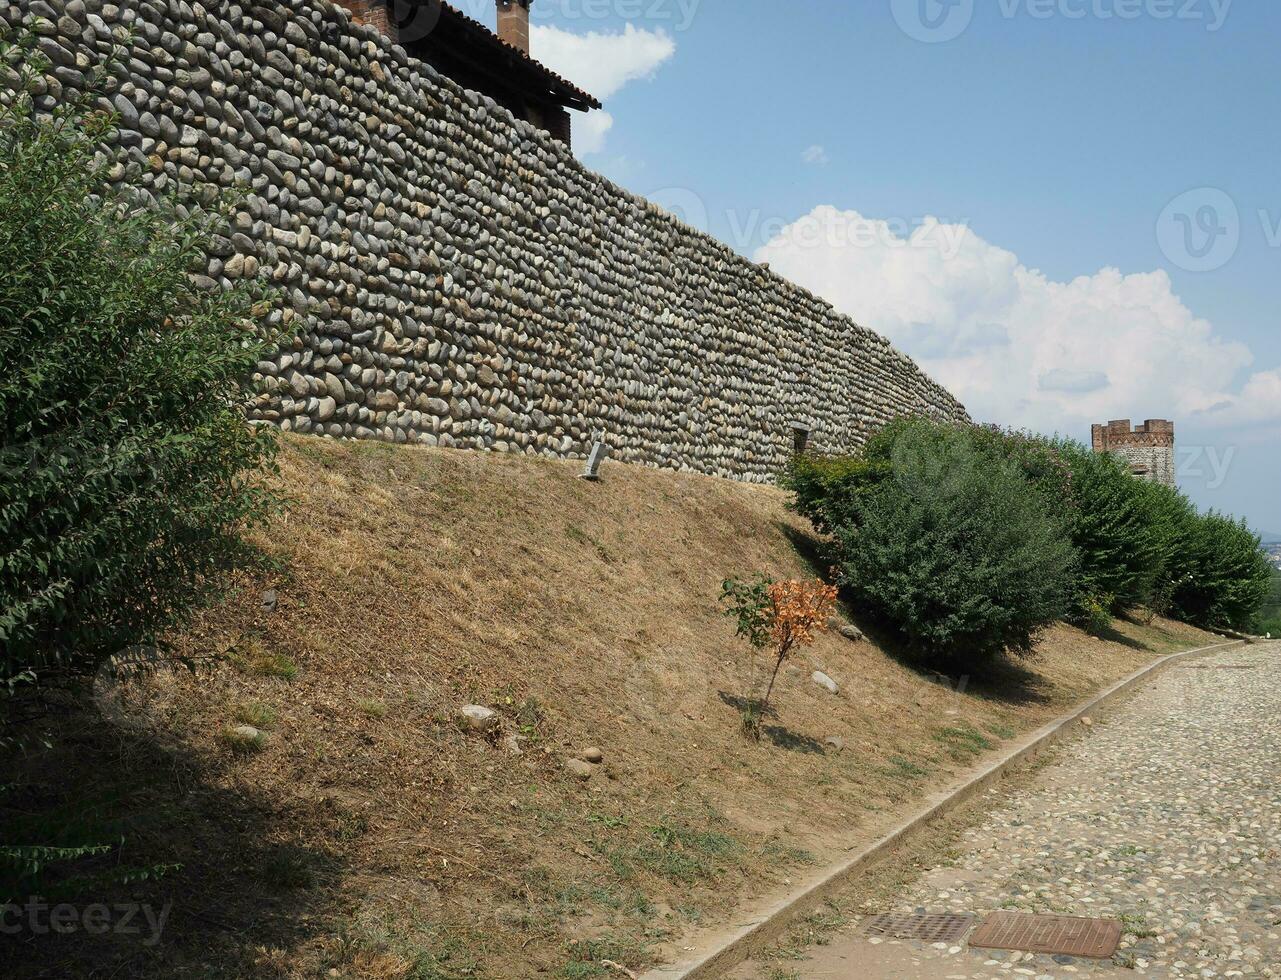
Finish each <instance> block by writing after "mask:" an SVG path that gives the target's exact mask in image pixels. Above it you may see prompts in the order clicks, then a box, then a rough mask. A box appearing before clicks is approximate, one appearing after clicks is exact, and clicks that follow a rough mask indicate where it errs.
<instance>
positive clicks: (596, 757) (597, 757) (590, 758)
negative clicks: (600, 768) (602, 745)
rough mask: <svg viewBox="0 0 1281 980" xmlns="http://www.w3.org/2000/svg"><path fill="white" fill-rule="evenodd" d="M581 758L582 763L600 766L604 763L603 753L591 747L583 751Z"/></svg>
mask: <svg viewBox="0 0 1281 980" xmlns="http://www.w3.org/2000/svg"><path fill="white" fill-rule="evenodd" d="M581 758H582V760H583V761H584V762H590V763H593V764H594V765H600V764H601V763H602V762H604V761H605V753H604V752H602V751H601V750H600V749H598V748H597V747H596V746H594V745H593V746H591V747H590V748H586V749H583V754H582V756H581Z"/></svg>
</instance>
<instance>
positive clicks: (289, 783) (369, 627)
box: [25, 438, 1205, 978]
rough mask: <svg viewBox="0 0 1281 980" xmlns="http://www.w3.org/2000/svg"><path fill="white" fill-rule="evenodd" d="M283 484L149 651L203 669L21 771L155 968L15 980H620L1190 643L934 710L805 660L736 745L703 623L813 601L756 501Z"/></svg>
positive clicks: (52, 950)
mask: <svg viewBox="0 0 1281 980" xmlns="http://www.w3.org/2000/svg"><path fill="white" fill-rule="evenodd" d="M282 467H283V480H284V483H285V486H286V487H287V489H288V492H289V493H290V494H291V496H292V497H293V498H294V502H293V506H292V507H291V509H290V511H289V513H288V514H287V515H285V516H283V517H282V518H281V519H280V520H279V522H278V523H277V525H276V527H274V528H273V529H272V532H271V534H269V535H264V536H263V537H262V539H261V544H262V546H263V548H264V549H265V550H266V551H267V552H268V554H269V555H271V556H272V557H273V558H274V559H275V561H276V562H277V563H278V568H279V571H278V572H275V573H270V574H268V573H264V574H262V575H257V576H246V577H244V578H243V579H242V580H240V581H238V582H237V583H236V588H234V589H232V590H231V591H230V592H229V594H228V596H227V597H226V599H225V601H223V602H222V603H221V604H219V605H218V606H216V607H214V608H212V609H210V610H209V611H208V612H207V613H205V614H204V615H202V616H201V617H200V618H199V619H198V620H197V621H196V622H195V623H194V624H193V625H192V627H191V628H190V629H188V630H187V631H185V632H184V633H183V634H182V635H180V636H177V637H175V638H174V641H175V643H176V645H177V647H178V649H179V650H180V652H182V653H184V654H186V655H189V656H192V657H198V658H199V657H206V656H208V655H210V654H217V655H220V656H222V658H223V659H222V660H221V661H220V662H219V663H218V665H217V666H215V667H213V668H210V669H206V670H203V671H201V672H200V673H198V674H196V675H195V676H186V675H183V674H178V673H175V674H173V675H162V676H158V677H156V678H155V679H154V680H153V681H151V682H149V683H148V684H147V685H146V688H145V690H133V691H130V692H128V698H127V702H128V704H129V705H131V709H130V710H131V711H132V712H133V724H132V725H129V726H126V727H125V728H124V729H121V728H120V727H119V726H117V727H116V728H113V729H108V728H107V726H106V725H105V723H101V722H89V721H86V722H84V723H83V724H80V725H78V726H76V728H75V732H74V734H71V733H64V734H63V735H61V736H60V737H59V738H58V740H57V744H56V745H55V748H54V749H53V750H52V752H51V753H49V754H48V755H47V756H45V757H43V758H41V759H40V760H38V761H37V760H30V762H31V764H30V766H28V769H29V771H28V772H26V773H25V778H27V779H29V780H31V781H32V785H37V784H39V783H40V782H41V780H42V778H43V777H42V776H41V775H40V773H41V772H49V771H53V770H50V769H48V768H47V767H49V766H55V767H58V768H59V771H61V772H68V771H72V772H76V771H78V772H81V773H82V778H81V779H80V782H79V783H78V784H77V792H79V793H80V794H81V795H82V797H84V798H87V799H90V800H98V799H102V800H106V801H110V802H103V803H102V804H101V810H102V813H103V814H104V815H105V817H104V819H105V818H106V817H109V818H110V819H111V820H112V821H114V823H113V826H116V825H118V826H119V827H121V828H123V830H124V832H125V833H126V834H127V835H128V839H129V840H130V842H131V843H130V845H129V846H130V847H131V848H134V849H136V850H137V851H138V852H139V853H140V854H142V855H144V856H145V857H147V858H148V859H150V860H155V861H169V860H172V861H177V862H180V863H182V864H183V866H184V867H183V869H182V871H180V872H178V873H176V874H174V875H172V876H170V877H169V878H168V879H165V880H164V881H163V882H161V883H159V884H153V885H151V886H149V887H151V888H152V889H153V890H159V891H158V892H157V893H158V894H163V895H167V896H169V897H171V898H172V899H173V900H174V902H175V906H174V912H173V922H174V925H173V926H172V927H171V929H170V931H169V932H168V933H167V934H166V938H165V942H164V943H162V944H161V945H160V946H159V947H157V948H156V949H155V950H147V951H143V952H141V953H140V952H138V949H137V947H136V944H135V945H134V946H132V947H130V946H128V945H127V943H124V944H120V943H117V944H116V945H113V946H111V947H110V948H109V950H106V951H104V949H102V948H94V947H91V946H90V945H87V944H85V945H82V944H78V943H76V942H71V941H64V942H61V944H58V943H52V942H51V943H46V944H38V945H37V946H36V947H34V948H31V949H29V950H27V955H28V960H27V962H28V963H29V964H38V965H39V968H40V969H49V968H50V967H51V965H53V964H58V965H59V968H60V969H62V970H63V971H64V972H66V973H68V974H74V973H75V972H77V971H79V970H81V969H82V968H83V967H84V966H85V965H86V964H88V963H91V962H101V961H102V958H104V957H106V956H107V955H108V953H110V955H112V956H114V955H119V954H120V953H121V951H122V950H126V951H127V952H128V956H129V957H130V958H128V959H125V960H123V961H121V964H120V965H119V969H120V972H119V973H118V974H117V975H121V976H123V975H129V974H131V973H137V974H141V975H156V973H155V971H156V970H157V969H161V970H162V971H165V972H166V974H167V975H186V974H193V975H194V974H199V975H202V976H203V975H211V976H245V975H251V976H282V977H284V976H299V977H301V976H317V975H320V976H325V975H331V976H340V977H343V976H345V977H380V978H394V977H415V978H438V977H439V978H443V977H455V976H501V977H525V976H535V975H540V974H541V975H562V976H572V977H587V976H605V975H607V973H608V972H609V968H607V967H604V966H602V965H601V962H600V961H602V960H605V959H609V960H613V961H616V962H619V963H622V964H625V965H627V966H630V967H632V968H636V967H640V966H642V965H644V964H646V963H648V962H651V961H653V960H654V959H655V958H656V957H661V956H662V955H663V954H664V952H670V951H671V950H672V948H673V947H674V946H679V945H680V935H681V934H682V932H684V931H686V930H688V929H691V928H694V927H696V926H706V925H709V924H714V923H716V922H718V921H724V920H725V919H726V917H727V916H728V914H729V912H730V911H731V909H732V908H733V906H734V904H735V903H736V902H737V901H739V900H741V899H743V898H746V897H750V896H754V895H759V894H761V893H763V892H766V891H770V890H777V889H781V888H785V887H786V885H787V882H788V879H789V877H790V876H791V875H793V874H795V873H796V871H797V868H798V866H800V865H805V864H812V863H814V862H826V861H828V860H832V859H834V858H835V857H836V856H837V855H839V854H841V853H844V851H845V850H846V849H847V848H849V847H850V846H852V845H854V844H856V843H857V842H859V841H860V840H866V839H868V838H870V837H871V836H872V835H873V834H874V833H875V832H876V831H877V830H878V829H879V828H881V827H883V826H884V825H885V824H886V823H887V822H888V821H889V820H890V819H891V818H893V817H894V816H895V815H897V814H901V813H903V812H905V811H906V810H907V809H909V808H910V807H911V805H912V801H913V800H915V799H918V798H920V797H921V796H922V795H924V793H925V792H926V791H927V790H929V789H931V788H934V787H936V786H937V785H938V784H939V783H940V782H941V781H943V780H945V779H946V778H947V777H948V775H949V774H950V773H953V772H955V771H956V770H957V769H958V768H961V767H964V766H967V765H969V764H971V763H972V762H973V761H975V759H976V758H978V756H979V755H980V754H982V753H983V752H985V751H987V750H988V749H989V748H995V747H997V746H999V744H1000V743H1001V742H1002V741H1004V740H1008V739H1010V738H1012V737H1014V736H1016V735H1017V734H1018V733H1022V732H1025V731H1027V730H1029V729H1031V728H1033V727H1035V726H1037V725H1039V724H1042V723H1043V722H1045V721H1047V720H1048V719H1050V718H1051V717H1053V716H1054V715H1056V714H1058V713H1061V712H1062V710H1063V709H1064V708H1065V707H1066V706H1067V705H1068V704H1070V703H1072V702H1075V701H1078V700H1080V699H1082V698H1084V697H1086V696H1087V695H1088V694H1090V693H1091V692H1092V691H1094V690H1096V689H1098V688H1099V687H1101V686H1102V685H1104V684H1105V683H1106V682H1108V681H1110V680H1112V679H1115V678H1116V677H1119V676H1121V675H1123V674H1125V673H1128V672H1130V671H1131V670H1133V669H1135V668H1136V667H1137V666H1138V665H1140V664H1141V663H1143V662H1145V661H1147V660H1150V659H1151V658H1153V657H1154V656H1156V655H1157V654H1159V653H1162V652H1167V651H1169V650H1173V649H1177V648H1181V647H1186V646H1191V645H1195V644H1198V643H1201V642H1203V641H1204V637H1205V634H1202V633H1200V632H1199V631H1196V630H1193V629H1190V628H1187V627H1183V626H1179V625H1176V624H1172V623H1167V622H1158V623H1156V624H1155V625H1153V626H1151V627H1139V626H1135V625H1132V624H1118V626H1117V630H1118V633H1117V635H1116V637H1115V638H1114V640H1115V641H1114V642H1108V641H1104V640H1101V639H1096V638H1093V637H1089V636H1086V635H1084V634H1082V633H1080V632H1079V631H1076V630H1073V629H1070V628H1068V627H1058V628H1056V629H1055V630H1053V631H1052V632H1051V633H1050V634H1049V635H1048V636H1047V637H1046V638H1045V641H1044V642H1043V644H1042V645H1041V648H1040V651H1039V654H1038V656H1037V658H1036V659H1035V660H1033V661H1030V662H1028V663H1026V664H1024V665H1022V666H1018V667H1011V668H1010V669H1008V670H1007V671H1006V672H1005V673H1003V674H1002V675H1001V676H999V677H993V678H988V679H987V680H985V681H982V682H979V681H973V682H967V684H966V685H965V686H964V689H963V690H961V691H957V690H955V689H954V687H955V685H956V684H957V681H956V680H948V679H942V678H938V677H932V676H931V675H929V674H926V673H922V672H920V671H918V670H916V669H914V668H913V667H911V666H910V665H907V664H905V663H902V662H900V661H899V660H897V659H896V658H895V657H893V656H891V655H888V654H887V653H886V652H884V651H883V650H882V649H881V648H880V647H878V646H877V645H875V644H873V643H871V642H859V643H852V642H850V641H848V640H845V639H843V638H842V637H840V636H839V635H837V634H835V633H830V632H829V633H826V634H823V635H821V636H820V637H819V639H818V641H817V643H816V644H815V645H814V646H813V647H811V648H809V649H808V650H806V651H805V654H804V655H803V656H801V657H798V658H797V661H796V663H795V664H794V665H792V666H790V667H788V668H786V670H785V673H784V675H782V676H781V678H780V681H779V685H778V688H777V689H776V694H775V702H776V708H777V717H776V718H773V719H770V720H768V722H767V725H766V732H767V737H766V738H765V739H764V740H763V741H762V742H761V743H760V744H752V743H750V742H748V741H747V740H745V739H744V738H743V737H742V736H741V735H740V732H739V713H738V709H737V708H736V707H735V706H734V700H735V698H738V697H741V696H743V695H746V694H748V693H749V691H750V690H751V686H752V683H753V681H754V680H756V679H759V677H760V675H761V671H762V670H763V664H761V663H758V664H757V665H756V672H755V673H753V672H752V671H751V669H750V666H749V665H750V658H749V656H748V653H747V650H746V649H745V648H744V647H743V646H741V645H740V644H739V642H738V641H736V640H735V639H734V638H733V636H732V624H731V623H730V622H729V621H728V620H726V619H725V618H724V617H723V616H722V615H721V614H720V611H719V609H718V607H717V601H716V600H717V596H718V594H719V589H720V583H721V581H722V579H724V578H725V577H726V576H729V575H735V574H750V573H754V572H758V571H759V572H764V573H766V574H767V575H770V576H771V577H776V578H777V577H785V576H786V577H813V576H814V575H815V574H816V571H815V569H814V568H813V566H812V564H811V562H810V558H809V557H808V556H809V555H810V554H811V549H812V542H810V540H809V539H808V537H807V531H806V527H805V526H804V524H803V523H802V522H801V521H800V520H799V519H798V518H797V517H795V516H794V515H791V514H790V513H789V512H788V511H787V510H786V507H785V502H786V497H785V495H784V494H783V493H781V492H779V491H777V490H774V489H769V488H762V487H752V486H746V485H742V484H736V483H730V482H727V481H722V480H715V479H710V478H706V477H700V476H693V475H685V474H674V473H665V472H657V471H653V470H649V469H643V468H638V467H624V466H621V465H616V464H609V465H607V467H606V469H605V474H604V476H605V478H604V480H603V482H601V483H598V484H590V483H586V482H583V481H580V480H578V479H577V478H576V474H577V472H578V468H579V467H578V465H577V464H573V463H560V462H550V461H545V460H531V459H521V458H513V457H505V456H490V455H477V454H470V453H463V452H449V451H431V450H420V449H405V448H393V447H387V446H384V445H380V444H375V443H359V444H334V443H328V442H324V441H321V440H310V439H296V438H295V439H289V440H287V442H286V450H285V452H284V454H283V459H282ZM264 588H274V589H275V590H276V591H277V593H278V597H279V600H278V607H277V608H276V609H275V610H273V611H265V610H264V609H263V608H262V606H261V602H260V596H261V592H262V590H263V589H264ZM847 613H848V611H844V612H843V613H842V614H843V615H845V614H847ZM289 667H292V668H294V669H293V670H290V669H288V668H289ZM815 669H821V670H823V671H824V672H826V673H827V674H829V675H830V676H832V677H833V678H835V679H836V680H837V681H838V682H839V683H840V685H841V693H840V695H839V696H836V697H834V696H832V695H831V694H829V693H827V692H826V691H824V690H822V689H820V688H819V687H817V686H816V685H814V684H812V683H811V682H810V680H809V675H810V673H811V672H812V671H813V670H815ZM469 702H476V703H481V704H488V705H490V706H492V707H494V708H495V709H496V710H498V711H499V712H500V714H501V716H502V728H501V732H500V733H499V734H498V735H497V736H496V737H494V738H492V739H490V740H478V739H476V738H474V737H468V736H466V735H464V734H463V733H462V732H461V731H459V729H458V728H457V726H456V725H455V724H454V721H453V717H454V712H455V711H456V709H457V708H458V707H459V706H460V705H463V704H466V703H469ZM246 706H252V707H246ZM253 717H258V718H270V719H271V723H270V724H271V731H270V738H269V739H267V740H266V742H265V744H264V745H263V746H262V747H261V749H260V751H257V752H255V753H252V754H244V753H235V752H233V751H231V750H230V749H229V747H228V746H227V744H226V742H225V739H222V738H220V734H221V733H222V732H224V731H225V730H226V729H227V726H228V725H232V724H236V723H239V722H241V721H243V719H245V718H253ZM507 736H519V737H520V746H521V754H520V755H515V754H512V752H511V751H510V749H509V747H508V740H507ZM830 737H838V738H840V739H843V740H844V743H845V748H844V750H843V751H837V750H836V749H834V748H833V747H832V746H830V745H827V744H825V742H826V740H827V739H828V738H830ZM589 745H595V746H600V747H601V748H602V749H603V751H604V755H605V762H604V764H603V766H602V767H601V771H600V772H598V773H597V774H596V775H595V776H593V778H592V779H591V780H590V781H588V782H586V783H583V782H579V781H577V780H575V779H573V778H571V777H570V776H569V775H568V774H566V772H565V770H564V765H563V763H564V761H565V759H566V758H568V757H571V756H573V755H575V754H576V753H578V752H579V751H581V750H582V749H583V748H584V747H586V746H589ZM62 802H63V803H64V804H65V803H66V801H65V800H63V801H62ZM51 805H52V804H51ZM92 805H96V804H91V807H92ZM148 971H151V972H150V973H148ZM615 975H620V974H615Z"/></svg>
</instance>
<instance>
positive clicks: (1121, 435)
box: [1091, 419, 1174, 487]
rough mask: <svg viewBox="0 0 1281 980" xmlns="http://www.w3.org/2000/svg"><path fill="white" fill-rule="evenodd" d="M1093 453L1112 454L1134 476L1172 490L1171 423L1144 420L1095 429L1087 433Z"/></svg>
mask: <svg viewBox="0 0 1281 980" xmlns="http://www.w3.org/2000/svg"><path fill="white" fill-rule="evenodd" d="M1091 434H1092V436H1093V442H1094V451H1095V452H1096V453H1112V454H1113V455H1114V456H1119V457H1120V458H1121V459H1122V460H1124V461H1125V462H1126V463H1128V464H1129V465H1130V469H1131V471H1132V472H1133V473H1134V475H1135V476H1137V477H1139V478H1140V479H1143V480H1151V481H1152V482H1153V483H1162V484H1164V485H1165V486H1167V487H1172V486H1174V423H1173V422H1167V421H1166V420H1165V419H1148V420H1147V421H1146V422H1144V423H1143V424H1142V425H1140V426H1136V427H1134V428H1131V427H1130V420H1129V419H1120V420H1117V421H1112V422H1109V423H1108V424H1107V425H1096V426H1094V427H1093V428H1092V429H1091Z"/></svg>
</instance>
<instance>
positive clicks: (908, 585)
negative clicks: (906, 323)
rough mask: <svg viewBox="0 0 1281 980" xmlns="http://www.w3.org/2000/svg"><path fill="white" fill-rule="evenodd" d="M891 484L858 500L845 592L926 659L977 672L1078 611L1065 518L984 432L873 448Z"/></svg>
mask: <svg viewBox="0 0 1281 980" xmlns="http://www.w3.org/2000/svg"><path fill="white" fill-rule="evenodd" d="M869 453H874V454H875V456H874V457H873V458H874V459H875V460H877V461H879V462H880V463H883V464H886V465H888V467H889V470H890V475H889V477H888V478H886V479H884V480H882V481H880V482H879V483H877V484H876V485H875V486H873V487H871V488H868V489H865V490H861V492H860V493H859V494H857V495H856V497H855V498H854V500H853V501H852V502H847V504H846V505H847V506H849V507H850V509H851V513H852V515H853V516H852V519H851V520H850V521H849V522H848V523H847V524H846V525H845V526H843V527H841V528H840V529H838V531H837V542H838V548H839V553H840V569H841V572H842V576H843V580H844V582H845V584H846V585H847V586H848V587H849V588H850V589H851V591H852V592H853V594H854V596H855V598H856V599H857V600H858V601H859V603H860V604H861V605H862V606H863V607H864V608H865V609H867V610H868V611H869V612H870V613H872V614H873V615H875V616H877V617H878V618H879V619H880V620H882V621H883V622H884V623H886V624H887V625H889V626H890V627H892V628H893V629H894V631H895V632H897V633H898V634H900V635H901V636H902V637H903V638H904V639H906V640H907V642H908V643H909V645H910V646H911V648H912V649H913V650H914V651H915V652H916V653H918V654H919V655H921V656H923V657H926V658H929V659H933V660H938V661H943V662H945V663H947V664H948V665H950V666H954V667H958V668H962V669H965V668H973V667H975V666H979V665H981V664H982V662H983V661H985V660H988V659H989V658H991V657H993V656H995V655H996V654H999V653H1001V652H1002V651H1006V650H1011V651H1015V652H1026V651H1028V650H1030V649H1031V647H1032V645H1033V643H1034V642H1035V640H1036V637H1037V635H1038V634H1039V633H1040V631H1041V630H1043V629H1044V628H1045V627H1047V626H1049V625H1050V624H1052V623H1053V622H1054V621H1055V620H1057V619H1059V618H1060V617H1061V616H1063V615H1064V613H1066V612H1067V610H1068V604H1069V600H1070V598H1071V595H1072V591H1073V582H1074V575H1075V569H1076V564H1077V559H1076V554H1075V552H1074V551H1073V549H1072V546H1071V544H1070V543H1069V542H1068V539H1067V528H1066V522H1065V520H1064V519H1063V518H1062V517H1061V516H1058V515H1055V514H1053V513H1051V512H1050V511H1049V509H1048V508H1047V507H1046V506H1045V504H1044V500H1043V498H1042V497H1041V495H1040V494H1039V493H1038V492H1037V491H1036V490H1034V489H1033V488H1032V487H1031V486H1030V485H1029V484H1028V482H1027V481H1026V480H1025V479H1024V477H1023V474H1022V473H1021V471H1020V470H1019V468H1018V466H1017V465H1015V464H1014V463H1012V462H1009V461H1007V460H1001V459H996V458H993V457H992V456H991V454H989V453H987V452H986V451H985V449H984V447H983V444H982V443H981V441H980V440H979V439H976V438H975V435H974V432H973V430H971V429H969V428H967V427H962V426H951V425H938V424H934V423H929V422H923V421H913V422H909V423H902V424H898V425H895V426H893V427H892V428H891V429H889V430H887V431H886V432H885V433H882V435H881V436H879V437H878V438H877V439H876V440H874V442H873V444H871V445H870V446H869Z"/></svg>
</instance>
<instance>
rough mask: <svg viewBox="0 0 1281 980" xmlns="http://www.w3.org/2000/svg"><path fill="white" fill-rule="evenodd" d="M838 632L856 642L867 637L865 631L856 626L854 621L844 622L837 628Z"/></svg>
mask: <svg viewBox="0 0 1281 980" xmlns="http://www.w3.org/2000/svg"><path fill="white" fill-rule="evenodd" d="M837 632H838V633H840V634H841V636H843V637H845V639H847V640H853V641H854V642H856V643H857V642H858V641H859V640H863V639H866V637H865V636H864V635H863V631H862V630H861V629H859V628H858V627H857V626H855V625H854V624H853V623H845V624H843V625H842V626H840V627H839V628H838V629H837Z"/></svg>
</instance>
